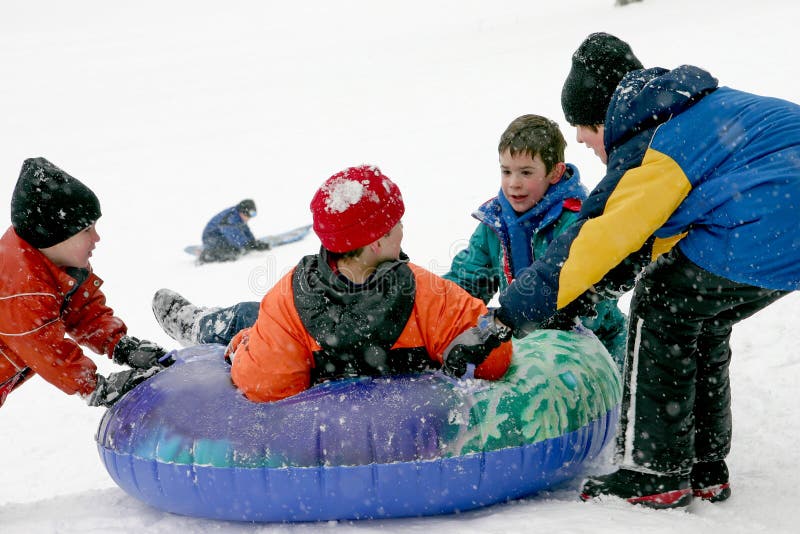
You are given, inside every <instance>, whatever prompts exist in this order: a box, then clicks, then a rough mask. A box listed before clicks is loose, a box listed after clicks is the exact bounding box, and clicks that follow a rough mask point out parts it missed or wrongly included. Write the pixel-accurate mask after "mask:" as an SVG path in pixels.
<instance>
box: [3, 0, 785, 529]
mask: <svg viewBox="0 0 800 534" xmlns="http://www.w3.org/2000/svg"><path fill="white" fill-rule="evenodd" d="M613 4H614V0H562V1H551V2H531V1H529V0H516V1H503V0H500V1H497V2H491V3H490V2H483V1H479V0H461V1H455V0H450V1H436V0H406V1H404V2H396V3H390V2H371V1H369V0H346V1H339V2H324V1H313V0H312V1H308V2H279V1H258V0H230V1H226V2H215V1H212V0H173V1H171V2H165V1H156V0H140V1H138V2H125V3H123V2H108V1H105V0H72V1H70V2H60V1H57V0H52V1H45V0H24V1H23V0H9V1H5V2H3V3H2V5H0V80H2V83H0V142H1V143H2V145H1V146H2V150H0V176H3V179H2V184H3V192H2V194H3V195H4V197H5V198H6V199H10V196H11V192H12V189H13V187H14V183H15V181H16V177H17V175H18V172H19V168H20V165H21V163H22V161H23V159H25V158H26V157H32V156H44V157H47V158H48V159H50V160H51V161H53V162H54V163H56V164H57V165H59V166H61V167H63V168H64V169H65V170H67V171H68V172H70V173H71V174H73V175H75V176H77V177H79V178H80V179H82V180H83V181H84V182H85V183H87V184H89V185H90V186H91V187H92V188H93V189H94V190H95V191H96V192H97V193H98V195H99V197H100V199H101V202H102V206H103V212H104V216H103V218H102V219H101V220H100V222H99V224H98V229H99V231H100V233H101V237H102V238H103V239H102V241H101V242H100V243H99V247H98V249H97V250H96V251H95V255H94V258H93V262H92V263H93V265H94V268H95V270H96V272H98V273H99V274H100V276H101V277H102V278H104V279H105V281H106V284H105V286H104V287H105V291H106V294H107V296H108V299H109V303H110V304H111V305H112V306H113V307H114V308H115V310H116V311H117V313H118V314H119V315H120V316H121V317H123V318H124V319H125V320H126V322H127V323H128V325H129V327H130V331H131V333H132V334H133V335H136V336H139V337H146V338H150V339H152V340H154V341H157V342H160V343H162V344H164V345H165V346H168V347H174V346H175V344H174V343H173V342H172V341H171V340H170V339H169V338H167V337H166V336H165V335H164V334H163V333H161V331H160V330H159V328H158V326H157V324H156V323H155V320H154V319H153V317H152V315H151V312H150V299H151V296H152V294H153V292H154V291H155V290H156V289H158V288H160V287H170V288H173V289H175V290H177V291H180V292H182V293H184V294H185V295H186V296H187V297H189V298H190V299H192V300H194V301H196V302H197V303H200V304H229V303H233V302H236V301H239V300H243V299H248V300H252V299H258V298H260V296H261V295H263V293H264V292H265V291H266V290H267V289H268V288H269V287H270V286H271V284H273V283H274V282H275V281H276V280H277V279H278V277H279V276H280V274H282V273H283V272H285V271H286V270H287V269H289V268H290V267H291V266H292V265H294V264H295V263H296V261H297V260H298V259H299V257H300V256H301V255H304V254H308V253H312V252H315V251H316V249H317V247H318V245H319V243H318V241H317V240H316V238H315V237H313V236H312V237H310V238H308V239H306V240H304V241H302V242H300V243H297V244H293V245H290V246H286V247H284V248H281V249H277V250H275V251H273V252H271V253H269V254H267V255H262V256H260V257H252V258H248V259H246V260H244V261H241V262H239V263H236V264H224V265H209V266H204V267H195V266H194V265H193V263H192V261H191V259H190V258H189V257H188V256H187V255H185V254H184V253H183V252H182V248H183V246H184V245H186V244H189V243H193V242H197V241H199V237H200V231H201V229H202V226H203V224H204V223H205V221H206V220H207V219H208V218H209V217H210V216H211V215H213V214H214V213H216V212H217V211H218V210H220V209H222V208H223V207H226V206H229V205H233V204H235V203H236V202H238V201H239V200H240V199H242V198H245V197H252V198H254V199H255V200H256V203H257V204H258V207H259V216H258V217H257V218H256V219H254V220H253V221H252V227H253V228H254V230H255V231H256V233H258V234H267V233H270V232H276V231H280V230H283V229H286V228H290V227H294V226H298V225H300V224H305V223H308V222H310V214H309V211H308V203H309V201H310V199H311V196H312V194H313V192H314V190H315V189H316V188H317V186H318V185H319V184H320V183H321V182H322V181H323V180H324V179H325V178H327V177H328V176H329V175H331V174H332V173H334V172H336V171H338V170H340V169H342V168H344V167H346V166H349V165H354V164H360V163H372V164H377V165H379V166H380V167H381V168H382V169H383V171H384V172H385V173H386V174H387V175H389V176H390V177H392V178H393V179H394V180H395V181H396V182H397V183H398V184H399V185H400V187H401V188H402V190H403V194H404V197H405V199H406V204H407V212H406V216H405V218H404V226H405V235H406V237H405V243H404V249H405V250H406V252H407V253H409V255H410V256H411V257H412V258H413V259H414V260H415V261H416V262H417V263H419V264H421V265H424V266H427V267H428V268H430V269H431V270H434V271H437V272H443V271H444V270H445V269H446V268H447V266H448V265H449V262H450V259H451V258H452V256H453V254H454V253H455V252H456V251H458V250H459V249H460V248H461V247H462V246H463V245H464V244H465V241H466V239H467V238H468V237H469V235H470V233H471V231H472V230H473V226H474V221H473V220H472V219H471V218H470V217H469V213H470V211H471V210H472V209H473V208H474V207H475V206H477V205H478V204H479V203H480V202H482V201H483V200H485V199H487V198H489V197H490V196H492V195H493V194H495V192H496V190H497V188H498V185H499V180H498V178H499V177H498V172H497V152H496V146H497V140H498V138H499V135H500V133H501V132H502V131H503V129H504V128H505V127H506V125H507V124H508V123H509V122H510V121H511V120H512V119H513V118H515V117H516V116H518V115H521V114H524V113H538V114H542V115H546V116H549V117H551V118H553V119H555V120H557V121H558V122H559V123H560V124H561V126H562V128H563V130H564V132H565V135H566V136H567V139H568V141H570V143H569V146H568V148H567V159H568V161H571V162H573V163H575V164H577V165H578V166H579V167H580V169H581V171H582V174H583V177H584V180H585V181H586V182H587V183H589V184H590V185H593V184H595V183H596V182H597V180H598V179H599V178H600V176H601V175H602V167H601V165H600V163H599V162H598V161H597V160H596V159H595V157H594V156H593V155H592V153H591V151H589V150H588V149H586V148H585V147H583V146H581V145H578V144H577V143H576V142H575V141H574V130H573V129H572V128H570V127H569V125H568V124H566V123H565V121H564V118H563V115H562V113H561V108H560V92H561V85H562V83H563V80H564V78H565V76H566V74H567V71H568V70H569V60H570V56H571V54H572V52H573V51H574V50H575V48H577V46H578V45H579V44H580V42H581V41H582V40H583V38H585V37H586V35H588V34H589V33H591V32H593V31H601V30H602V31H608V32H610V33H613V34H616V35H618V36H619V37H621V38H623V39H625V40H627V41H628V42H629V43H630V44H631V45H632V47H633V49H634V51H635V52H636V54H637V55H638V56H639V58H640V59H641V60H642V61H643V62H644V63H645V65H647V66H653V65H661V66H665V67H674V66H677V65H679V64H682V63H692V64H696V65H699V66H702V67H704V68H707V69H708V70H710V71H711V72H712V74H714V75H715V76H717V77H718V78H719V79H720V80H721V83H722V84H723V85H730V86H733V87H736V88H740V89H745V90H749V91H752V92H756V93H761V94H769V95H773V96H779V97H783V98H787V99H790V100H795V101H797V100H799V99H800V76H797V72H796V70H797V52H796V51H797V49H798V46H797V44H796V42H797V41H796V39H797V33H798V32H797V25H798V24H799V23H798V21H800V4H798V3H797V2H796V0H764V1H762V2H752V1H749V0H704V1H703V2H696V1H693V0H644V1H643V2H642V3H638V4H633V5H630V6H628V7H625V8H615V7H614V5H613ZM0 220H3V221H8V220H9V217H8V200H6V201H4V202H1V203H0ZM798 324H800V296H798V295H790V296H789V297H787V298H785V299H784V300H782V301H780V302H778V303H777V304H775V305H773V306H772V307H770V308H768V309H767V310H765V311H764V312H762V313H760V314H758V315H757V316H755V317H753V318H751V319H749V320H747V321H746V322H744V323H742V324H741V325H740V326H739V327H738V328H737V329H736V330H735V332H734V338H733V348H734V359H733V365H732V381H733V411H734V425H735V431H734V441H733V451H732V453H731V455H730V457H729V466H730V468H731V473H732V475H731V476H732V484H733V497H732V498H731V499H730V500H729V501H727V502H725V503H723V504H719V505H710V504H707V503H694V504H692V506H691V507H689V508H688V510H684V511H671V512H655V511H652V510H646V509H642V508H638V507H632V506H628V505H625V504H622V503H606V504H584V503H580V502H578V501H577V493H576V488H577V484H578V481H575V482H573V483H570V484H567V485H566V486H565V487H563V488H559V490H558V491H555V492H553V493H550V494H545V495H539V496H535V497H531V498H529V499H526V500H524V501H519V502H513V503H509V504H506V505H500V506H494V507H490V508H486V509H483V510H478V511H475V512H471V513H465V514H461V515H457V516H444V517H433V518H416V519H403V520H394V521H374V522H369V521H368V522H340V523H337V522H330V523H324V524H321V525H317V524H302V525H249V524H235V523H223V522H214V521H206V520H200V519H194V518H187V517H179V516H174V515H171V514H167V513H163V512H160V511H157V510H154V509H151V508H149V507H147V506H146V505H144V504H142V503H140V502H138V501H136V500H134V499H133V498H130V497H128V496H127V495H126V494H125V493H124V492H123V491H122V490H120V489H119V488H117V487H116V486H115V484H114V483H113V481H112V480H111V478H110V477H109V476H108V474H107V473H106V471H105V469H104V468H103V466H102V464H101V462H100V460H99V458H98V455H97V451H96V448H95V444H94V432H95V430H96V427H97V423H98V421H99V420H100V417H101V415H102V410H100V409H96V408H88V407H86V406H85V405H84V404H83V402H82V401H81V400H80V399H79V398H77V397H67V396H65V395H63V394H62V393H61V392H59V391H57V390H56V389H55V388H53V387H52V386H49V385H48V384H46V383H44V381H42V380H41V379H40V378H35V379H33V380H31V381H30V382H29V383H27V384H26V385H24V386H23V387H22V388H21V389H20V390H18V391H17V392H15V393H14V394H12V395H11V396H10V397H9V399H8V400H7V402H6V404H5V405H4V406H3V407H2V409H0V429H2V430H0V532H3V533H31V532H34V533H43V532H44V533H50V532H58V533H73V532H74V533H85V532H101V531H103V532H136V533H140V532H145V531H146V532H154V533H160V532H163V533H167V532H169V533H172V532H176V531H186V532H259V533H261V532H264V533H266V532H292V533H294V532H298V533H300V532H318V531H320V530H322V531H325V532H327V531H331V532H336V533H340V532H342V533H343V532H358V533H366V532H393V531H403V532H430V531H437V532H453V533H455V532H458V533H466V532H475V533H481V534H488V533H495V532H496V533H500V532H502V533H506V532H532V531H539V532H592V533H595V534H605V533H608V534H619V533H620V532H653V533H667V532H670V533H671V532H675V531H680V532H684V533H686V534H689V533H701V532H725V533H734V532H737V533H739V532H741V533H751V532H770V533H774V532H790V531H792V532H794V531H796V530H795V529H796V526H795V525H796V523H797V521H798V520H800V511H798V508H796V506H795V504H793V502H794V495H795V493H796V485H797V479H798V475H800V469H798V467H797V464H798V460H800V455H798V452H797V451H798V442H800V410H798V409H797V408H796V404H797V403H796V400H797V393H796V391H797V389H796V384H797V382H798V380H800V349H798V346H800V333H798V329H797V325H798ZM98 360H100V358H98ZM113 367H114V366H113V365H112V364H109V363H107V362H102V363H101V370H102V371H103V372H109V371H112V370H114V369H113ZM597 468H598V469H609V466H608V465H606V464H603V465H599V466H598V467H597Z"/></svg>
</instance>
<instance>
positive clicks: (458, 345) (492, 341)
mask: <svg viewBox="0 0 800 534" xmlns="http://www.w3.org/2000/svg"><path fill="white" fill-rule="evenodd" d="M494 314H495V310H489V313H487V314H486V315H481V316H480V317H479V318H478V324H477V326H473V327H472V328H470V329H468V330H465V331H464V332H462V333H460V334H459V335H458V336H456V338H455V339H454V340H453V341H451V342H450V344H449V345H448V346H447V348H446V349H444V354H443V355H442V360H443V361H444V372H445V373H447V374H448V375H451V376H454V377H456V378H459V377H462V376H464V373H466V372H467V364H473V365H480V364H481V363H483V361H484V360H485V359H486V358H487V357H488V356H489V353H490V352H492V351H493V350H494V349H496V348H497V347H499V346H500V343H503V342H505V341H508V340H509V339H511V329H510V328H508V327H507V326H502V325H501V324H499V323H497V322H496V321H495V318H494Z"/></svg>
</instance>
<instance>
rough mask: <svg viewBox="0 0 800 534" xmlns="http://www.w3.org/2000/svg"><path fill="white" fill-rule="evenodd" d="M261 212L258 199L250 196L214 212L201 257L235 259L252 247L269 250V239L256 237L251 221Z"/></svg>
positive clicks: (204, 258)
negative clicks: (257, 207)
mask: <svg viewBox="0 0 800 534" xmlns="http://www.w3.org/2000/svg"><path fill="white" fill-rule="evenodd" d="M257 213H258V212H257V211H256V203H255V202H254V201H253V200H251V199H249V198H246V199H244V200H242V201H241V202H239V203H238V204H236V205H235V206H232V207H230V208H226V209H224V210H222V211H221V212H219V213H217V214H216V215H214V216H213V217H212V218H211V220H210V221H208V223H207V224H206V227H205V228H204V229H203V252H202V253H201V254H200V258H199V259H198V261H199V262H200V263H208V262H215V261H232V260H235V259H237V258H239V257H240V256H241V255H242V254H245V253H246V252H249V251H251V250H269V248H270V247H269V243H266V242H264V241H259V240H258V239H256V238H255V237H254V236H253V232H251V231H250V227H249V226H248V225H247V223H248V221H249V220H250V219H252V218H253V217H255V216H256V214H257Z"/></svg>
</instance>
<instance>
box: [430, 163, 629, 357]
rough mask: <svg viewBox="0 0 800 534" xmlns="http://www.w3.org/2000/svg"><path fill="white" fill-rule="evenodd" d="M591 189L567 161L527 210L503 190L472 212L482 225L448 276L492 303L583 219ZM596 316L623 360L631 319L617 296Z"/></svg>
mask: <svg viewBox="0 0 800 534" xmlns="http://www.w3.org/2000/svg"><path fill="white" fill-rule="evenodd" d="M586 194H587V193H586V188H585V187H584V185H583V184H582V183H581V181H580V174H579V173H578V169H577V168H576V167H575V166H573V165H572V164H567V171H566V173H565V174H564V178H562V179H561V180H560V181H559V182H558V183H556V184H554V185H551V186H550V187H549V188H548V190H547V193H546V194H545V195H544V197H542V199H541V200H540V201H539V202H538V203H537V204H536V205H535V206H534V207H532V208H531V209H529V210H528V211H526V212H525V213H523V214H521V215H520V214H517V213H516V212H515V211H514V210H513V208H512V207H511V205H510V204H509V202H508V200H507V199H506V198H505V196H504V195H503V191H502V190H500V192H499V193H498V195H497V196H496V197H494V198H492V199H491V200H489V201H487V202H485V203H484V204H483V205H481V206H480V207H479V208H478V209H477V210H476V211H475V212H474V213H473V214H472V216H473V217H475V218H476V219H477V220H478V221H480V224H478V227H477V228H476V229H475V231H474V232H473V234H472V237H471V238H470V240H469V245H468V247H467V248H466V249H464V250H462V251H461V252H459V253H458V254H457V255H456V257H455V258H453V262H452V264H451V266H450V271H449V272H448V273H447V274H445V275H444V278H446V279H448V280H451V281H453V282H455V283H456V284H458V285H460V286H461V287H463V288H464V289H466V290H467V292H469V293H470V294H471V295H472V296H474V297H477V298H480V299H482V300H483V301H484V302H486V303H488V302H489V301H490V300H491V298H492V297H493V296H494V294H495V293H496V292H497V291H498V289H500V290H504V289H505V288H506V287H507V286H508V284H509V283H510V282H511V281H512V280H513V279H514V277H515V276H516V274H517V273H520V272H522V271H523V270H524V269H525V268H527V267H529V266H530V265H531V263H533V261H535V260H536V259H538V258H540V257H542V256H544V255H545V251H546V250H547V247H548V246H549V245H550V243H551V241H553V239H554V238H555V237H556V236H558V235H560V234H562V233H564V232H565V231H566V229H567V228H568V227H569V226H571V225H572V224H573V223H574V222H575V221H576V220H577V219H578V211H579V210H580V206H581V201H582V200H583V199H585V198H586ZM594 312H595V315H593V316H591V317H584V318H582V321H583V324H584V326H586V327H587V328H589V329H590V330H592V331H594V332H595V334H597V337H598V338H600V340H601V341H602V342H603V344H604V345H605V346H606V348H607V349H608V351H609V353H611V355H612V356H613V357H614V359H615V360H617V361H618V362H622V360H623V358H624V350H625V336H626V319H625V316H624V314H623V313H622V312H621V311H620V310H619V308H618V307H617V302H616V300H606V301H603V302H600V303H598V304H597V305H596V306H595V310H594Z"/></svg>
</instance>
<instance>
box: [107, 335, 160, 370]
mask: <svg viewBox="0 0 800 534" xmlns="http://www.w3.org/2000/svg"><path fill="white" fill-rule="evenodd" d="M165 353H166V351H165V350H164V349H162V348H161V347H160V346H158V345H156V344H155V343H152V342H150V341H147V340H146V339H139V338H135V337H133V336H122V338H120V340H119V342H118V343H117V346H116V347H114V354H113V359H114V362H116V363H118V364H120V365H127V366H129V367H133V368H135V369H149V368H151V367H154V366H158V367H169V366H170V365H172V364H173V363H174V360H173V359H172V358H171V357H168V358H164V356H165Z"/></svg>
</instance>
